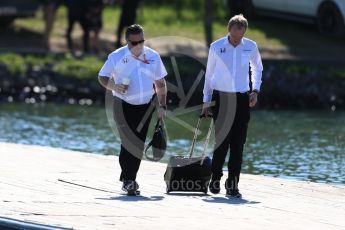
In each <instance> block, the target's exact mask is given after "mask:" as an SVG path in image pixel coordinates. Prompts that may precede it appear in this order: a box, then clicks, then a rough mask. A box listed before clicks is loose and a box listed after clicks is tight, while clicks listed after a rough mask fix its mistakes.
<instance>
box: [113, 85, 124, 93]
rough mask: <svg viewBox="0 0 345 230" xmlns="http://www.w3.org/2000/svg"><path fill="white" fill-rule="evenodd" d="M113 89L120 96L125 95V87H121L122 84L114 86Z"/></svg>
mask: <svg viewBox="0 0 345 230" xmlns="http://www.w3.org/2000/svg"><path fill="white" fill-rule="evenodd" d="M113 88H114V90H115V92H117V93H119V94H122V95H123V94H125V93H126V91H127V90H126V88H127V86H125V85H122V84H115V85H114V87H113Z"/></svg>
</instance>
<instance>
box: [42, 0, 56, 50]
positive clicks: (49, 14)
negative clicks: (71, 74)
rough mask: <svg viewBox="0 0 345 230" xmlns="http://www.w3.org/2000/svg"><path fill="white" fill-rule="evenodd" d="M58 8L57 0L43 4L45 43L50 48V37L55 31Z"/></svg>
mask: <svg viewBox="0 0 345 230" xmlns="http://www.w3.org/2000/svg"><path fill="white" fill-rule="evenodd" d="M57 9H58V3H57V1H46V2H45V4H44V5H43V17H44V21H45V25H44V36H43V43H44V46H45V48H47V49H50V37H51V33H52V31H53V26H54V21H55V16H56V11H57Z"/></svg>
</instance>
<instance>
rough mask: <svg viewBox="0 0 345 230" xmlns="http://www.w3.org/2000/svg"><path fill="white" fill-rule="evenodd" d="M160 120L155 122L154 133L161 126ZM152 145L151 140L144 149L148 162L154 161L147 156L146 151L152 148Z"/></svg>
mask: <svg viewBox="0 0 345 230" xmlns="http://www.w3.org/2000/svg"><path fill="white" fill-rule="evenodd" d="M161 122H162V121H161V119H157V122H156V125H155V132H156V130H157V129H158V128H159V127H160V126H161ZM152 144H153V140H151V141H150V142H149V143H148V145H147V146H146V148H145V151H144V152H145V157H146V158H147V159H149V160H150V161H154V158H153V157H150V156H149V155H148V154H147V150H148V149H149V148H150V147H151V146H152Z"/></svg>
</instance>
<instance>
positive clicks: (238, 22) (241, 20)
mask: <svg viewBox="0 0 345 230" xmlns="http://www.w3.org/2000/svg"><path fill="white" fill-rule="evenodd" d="M233 26H238V27H239V28H242V27H244V28H245V29H246V30H247V28H248V20H247V19H246V18H245V17H244V16H243V14H238V15H235V16H233V17H232V18H230V20H229V23H228V30H230V29H231V27H233Z"/></svg>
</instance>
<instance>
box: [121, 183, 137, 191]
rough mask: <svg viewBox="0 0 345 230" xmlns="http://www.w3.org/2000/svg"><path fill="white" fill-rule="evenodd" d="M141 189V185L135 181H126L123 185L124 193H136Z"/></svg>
mask: <svg viewBox="0 0 345 230" xmlns="http://www.w3.org/2000/svg"><path fill="white" fill-rule="evenodd" d="M138 189H139V185H138V183H137V182H136V181H134V180H125V181H124V182H123V184H122V191H125V192H127V193H134V192H136V191H137V190H138Z"/></svg>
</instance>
